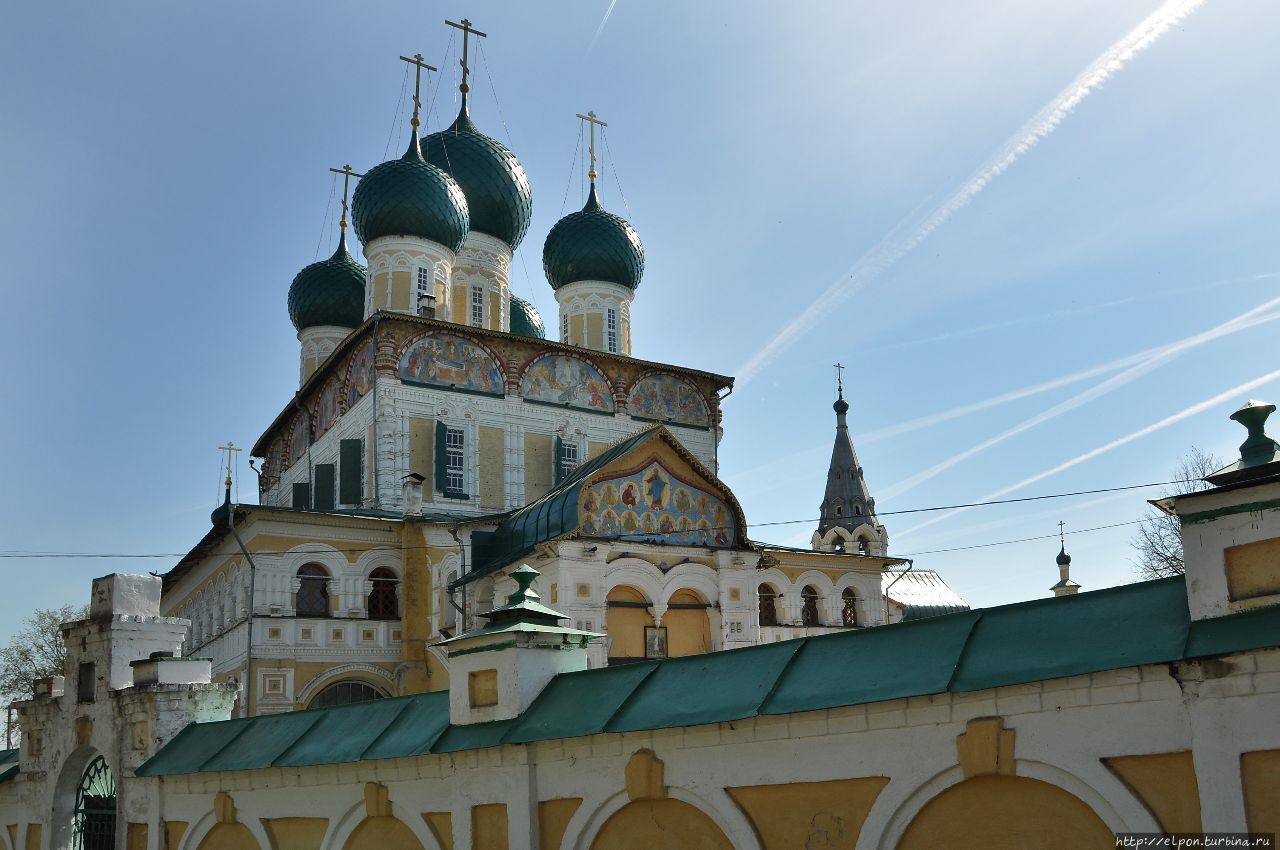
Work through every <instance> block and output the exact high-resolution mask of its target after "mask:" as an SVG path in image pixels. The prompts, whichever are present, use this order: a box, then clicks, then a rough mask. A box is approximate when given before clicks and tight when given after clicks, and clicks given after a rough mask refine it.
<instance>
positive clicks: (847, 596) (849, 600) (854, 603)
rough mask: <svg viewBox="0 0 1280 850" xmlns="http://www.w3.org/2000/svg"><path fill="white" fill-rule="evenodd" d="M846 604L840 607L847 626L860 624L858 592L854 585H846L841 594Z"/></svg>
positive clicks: (842, 618) (841, 615) (841, 617)
mask: <svg viewBox="0 0 1280 850" xmlns="http://www.w3.org/2000/svg"><path fill="white" fill-rule="evenodd" d="M840 596H841V599H843V600H844V605H843V606H842V607H841V608H840V619H841V620H842V621H843V622H844V624H845V625H846V626H850V627H854V626H857V625H858V592H857V591H856V590H854V589H853V588H852V587H846V588H845V589H844V593H842V594H841V595H840Z"/></svg>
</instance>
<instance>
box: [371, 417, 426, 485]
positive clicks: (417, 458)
mask: <svg viewBox="0 0 1280 850" xmlns="http://www.w3.org/2000/svg"><path fill="white" fill-rule="evenodd" d="M435 462H436V421H435V420H434V419H427V418H425V417H422V416H414V417H411V418H410V419H409V472H411V473H414V472H416V473H417V474H418V475H421V476H422V477H423V478H425V479H427V480H426V481H424V482H422V491H423V494H424V496H423V498H424V500H426V501H430V493H431V489H432V486H433V484H434V482H435V470H436V467H435ZM370 477H372V476H370Z"/></svg>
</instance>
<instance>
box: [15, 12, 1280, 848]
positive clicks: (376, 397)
mask: <svg viewBox="0 0 1280 850" xmlns="http://www.w3.org/2000/svg"><path fill="white" fill-rule="evenodd" d="M453 26H456V27H458V28H459V29H461V30H462V31H463V33H464V36H465V37H467V38H470V37H473V36H474V37H483V33H480V32H478V31H476V30H475V29H473V28H472V27H471V25H470V22H468V21H466V20H465V19H464V20H463V21H462V23H461V24H454V25H453ZM466 55H467V47H466V41H464V44H463V56H464V61H463V65H462V68H463V76H462V89H461V90H462V98H461V109H460V110H459V113H458V115H457V118H456V119H455V120H454V122H453V123H452V124H451V125H450V126H449V127H448V128H446V129H444V130H442V131H440V132H436V133H427V134H426V135H421V134H420V133H419V132H418V130H419V109H418V108H417V105H418V96H417V91H415V97H414V104H415V109H414V115H413V120H412V122H411V129H412V133H411V138H410V141H409V144H408V147H407V149H406V150H405V152H404V154H403V155H402V156H400V157H398V158H396V159H393V160H390V161H388V162H384V163H382V164H380V165H377V166H375V167H373V168H370V169H369V170H368V171H367V172H365V173H363V174H360V173H357V172H355V171H354V170H352V169H351V168H349V167H348V168H343V169H340V170H338V171H339V173H341V174H342V175H343V179H344V181H346V182H347V183H348V184H349V181H350V180H352V179H357V180H358V181H359V182H358V183H357V184H356V187H355V190H354V193H353V194H352V195H351V197H350V200H351V205H350V209H348V204H347V200H348V194H347V193H346V192H344V196H343V202H342V210H343V214H342V220H341V227H340V229H341V235H340V237H339V240H338V245H337V248H336V250H335V251H334V254H333V256H332V257H330V258H329V259H327V260H325V261H323V262H318V263H314V264H312V265H309V266H307V267H306V268H304V269H303V270H302V271H301V272H299V273H298V275H297V277H296V278H295V279H294V280H293V283H292V285H291V286H290V287H289V291H288V305H289V313H290V316H291V318H292V319H293V322H294V325H295V326H296V328H297V331H298V341H299V346H300V348H299V360H300V374H299V387H298V389H297V392H296V393H294V394H293V395H292V396H291V397H290V398H288V400H287V401H286V402H285V403H284V404H283V405H282V408H281V411H280V413H279V415H278V416H277V417H276V418H275V420H274V421H273V422H271V423H270V424H269V425H268V426H267V428H266V431H265V432H264V433H263V434H262V436H261V437H260V438H259V440H258V441H257V443H256V444H255V445H254V447H253V449H252V454H253V455H254V457H255V460H257V459H260V460H261V464H260V465H259V464H257V463H255V465H254V467H255V469H257V471H258V472H259V475H260V477H259V483H260V487H259V498H258V504H238V503H234V502H233V501H232V499H231V493H232V492H233V486H232V481H231V475H230V472H231V470H232V463H231V460H230V459H231V457H232V453H233V452H234V451H236V447H235V446H234V445H232V444H230V443H228V444H227V446H225V447H224V448H225V449H226V451H227V456H228V462H227V470H228V475H227V479H226V482H227V483H226V497H225V499H224V502H223V504H222V505H221V506H220V507H219V508H217V509H216V510H215V511H214V512H213V515H212V525H211V528H210V529H209V531H208V532H207V533H206V534H205V536H204V537H203V538H202V539H201V540H200V541H199V542H198V543H197V544H196V545H195V546H194V547H193V548H192V549H191V550H190V552H189V553H188V554H187V555H186V556H185V557H183V558H182V560H181V561H180V562H179V563H178V564H177V565H176V566H175V567H174V568H173V569H171V570H170V571H168V572H167V573H165V574H164V575H163V576H160V575H156V574H151V575H146V574H141V573H139V574H130V573H114V574H112V575H108V576H104V577H102V578H99V579H96V580H95V581H94V582H93V586H92V590H91V602H90V606H89V611H88V616H87V617H86V618H84V619H82V620H78V621H75V622H70V623H65V624H63V626H62V639H63V648H64V650H65V657H66V662H65V665H64V667H63V671H62V675H54V676H48V677H44V678H39V679H36V680H35V682H34V688H33V690H34V692H33V694H32V695H31V698H30V699H27V700H22V701H20V702H16V703H14V704H13V706H12V709H13V711H14V713H15V714H16V717H17V722H18V726H19V728H20V731H21V744H20V746H19V747H18V748H17V749H13V750H3V751H0V850H108V848H121V850H388V848H394V850H468V849H469V848H474V850H525V849H526V848H530V850H532V849H533V848H544V849H545V850H551V848H561V850H618V849H619V848H621V850H650V848H688V850H703V848H714V849H715V850H792V848H799V847H813V848H819V847H821V848H833V850H893V848H898V850H934V848H939V847H947V848H951V847H956V848H975V850H976V848H983V850H985V849H986V848H1023V847H1037V848H1050V850H1078V849H1079V848H1096V850H1105V848H1112V847H1117V846H1174V845H1173V844H1172V843H1171V842H1170V843H1164V844H1159V843H1155V842H1159V841H1160V838H1161V837H1162V836H1166V835H1171V834H1172V835H1178V836H1180V837H1183V838H1185V837H1187V836H1199V835H1202V834H1205V833H1208V834H1212V835H1215V836H1221V835H1222V834H1225V833H1245V832H1253V833H1260V834H1268V833H1269V834H1270V836H1271V839H1272V841H1271V844H1265V843H1263V842H1261V841H1257V840H1255V841H1252V842H1250V846H1254V847H1260V846H1272V845H1273V844H1274V835H1275V833H1276V832H1277V831H1280V724H1277V723H1276V717H1277V716H1280V443H1278V442H1276V441H1275V440H1273V439H1272V438H1271V437H1269V436H1268V435H1267V433H1266V430H1265V423H1266V420H1267V418H1268V416H1269V415H1270V414H1271V413H1272V412H1274V410H1275V406H1274V405H1271V404H1265V403H1262V402H1256V401H1251V402H1248V403H1247V404H1245V405H1244V406H1242V407H1241V408H1240V409H1239V410H1237V411H1236V412H1235V413H1234V414H1233V415H1232V416H1231V418H1232V419H1233V420H1235V421H1236V422H1238V423H1239V424H1240V425H1242V426H1244V428H1245V429H1246V430H1247V432H1248V436H1247V438H1246V439H1245V441H1244V443H1243V444H1241V446H1240V457H1239V459H1238V460H1236V461H1234V462H1233V463H1232V464H1230V465H1229V466H1227V467H1225V468H1223V469H1221V470H1218V471H1217V472H1215V473H1212V474H1210V475H1208V476H1207V477H1206V481H1207V482H1208V484H1209V485H1210V486H1209V487H1208V488H1207V489H1203V490H1199V491H1196V492H1190V493H1184V494H1180V495H1177V496H1173V497H1170V498H1167V499H1161V500H1158V501H1157V502H1155V503H1154V504H1155V506H1156V507H1157V508H1158V509H1159V510H1161V511H1164V512H1165V513H1166V514H1168V515H1169V516H1170V517H1172V518H1175V520H1176V522H1177V524H1178V527H1179V528H1180V529H1181V532H1180V534H1181V538H1180V539H1181V543H1182V546H1183V550H1184V553H1185V568H1186V575H1185V576H1182V575H1178V576H1173V577H1170V578H1164V579H1159V580H1155V581H1148V582H1139V583H1135V584H1129V585H1123V586H1119V587H1113V588H1106V589H1102V590H1096V591H1093V592H1083V593H1082V592H1079V591H1080V587H1079V585H1078V584H1077V583H1076V582H1074V581H1072V580H1071V578H1070V566H1071V558H1070V556H1068V555H1067V553H1066V547H1065V545H1063V547H1062V549H1061V551H1060V552H1059V555H1058V558H1057V560H1056V566H1057V568H1058V576H1059V581H1058V582H1057V584H1055V585H1054V586H1053V587H1052V588H1051V589H1050V590H1051V591H1052V593H1051V595H1047V596H1046V597H1044V598H1041V599H1034V600H1029V601H1024V602H1018V603H1014V604H1010V605H1002V606H998V607H994V608H987V609H978V610H970V609H969V607H968V606H967V605H966V604H965V603H964V600H963V599H961V598H960V597H958V596H957V595H956V594H955V593H954V592H952V591H951V590H950V589H949V588H948V587H947V585H946V584H945V583H944V582H943V581H942V579H941V578H940V577H939V576H938V575H937V574H936V573H934V572H931V571H928V570H923V569H916V568H915V565H914V564H913V563H911V562H910V561H909V560H906V559H902V558H895V557H893V556H892V555H891V554H890V551H889V540H888V534H887V531H886V528H885V526H884V524H883V523H882V522H881V521H880V518H879V515H878V514H877V512H876V505H875V500H874V499H873V498H872V496H871V491H870V489H869V488H868V486H867V482H866V479H865V476H864V474H863V470H862V467H861V465H860V463H859V461H858V457H857V455H856V453H855V451H854V447H853V442H852V439H851V437H850V433H849V427H848V421H847V418H848V414H849V404H848V402H847V401H846V400H845V399H844V393H843V389H842V387H841V386H840V385H839V383H837V391H836V398H835V402H834V405H833V412H834V414H835V423H834V424H835V438H834V445H833V448H832V453H831V463H830V466H829V468H828V470H827V480H826V486H825V490H824V492H823V493H822V495H821V499H820V502H819V498H818V494H816V493H815V494H814V501H815V502H818V503H819V504H820V519H819V521H818V523H817V527H816V528H815V530H814V531H813V535H812V538H811V545H810V548H808V549H801V548H794V547H786V546H777V545H772V544H768V543H763V542H760V541H758V540H753V539H752V538H751V537H750V536H749V535H748V533H747V529H748V527H749V526H748V523H747V520H746V518H745V517H744V515H743V511H742V509H741V507H740V505H739V504H738V501H737V500H736V499H735V498H734V495H733V493H732V492H731V491H730V489H729V488H728V487H727V486H726V485H725V484H724V483H723V482H722V481H721V480H720V477H719V474H720V470H719V463H718V457H717V445H718V443H719V440H720V437H721V434H722V431H721V429H722V427H723V425H724V423H723V417H722V402H723V399H724V398H725V395H726V394H727V392H728V390H729V389H730V388H731V387H732V379H731V378H729V377H726V376H722V375H717V374H714V373H711V372H706V371H702V370H698V369H695V368H690V367H685V366H678V365H672V364H663V363H652V362H646V361H642V360H639V359H636V358H633V357H632V356H631V350H632V349H631V344H632V339H633V334H636V333H642V332H643V329H642V328H637V327H633V325H632V320H631V304H632V300H633V299H634V297H635V296H636V293H637V292H638V291H639V287H640V284H641V282H642V276H643V271H644V251H643V248H642V245H641V241H640V238H639V236H638V235H637V233H636V232H635V230H634V229H633V228H632V227H631V226H630V224H628V223H627V222H626V221H625V220H624V219H622V218H621V217H619V216H617V215H615V214H613V213H610V212H608V211H606V210H605V209H604V207H603V205H602V204H601V202H600V198H599V195H598V193H597V191H596V188H595V185H594V179H595V167H594V166H595V163H594V142H593V143H592V146H591V147H592V154H593V155H592V162H591V170H590V171H589V172H588V176H589V177H590V178H591V183H592V185H591V192H590V195H589V197H588V199H587V202H586V205H585V206H584V208H583V209H582V210H580V211H578V212H574V213H572V214H570V215H568V216H566V217H565V218H564V219H562V220H561V221H560V222H558V223H557V224H556V225H555V226H554V227H553V228H552V229H551V231H550V232H549V233H548V234H547V235H546V238H545V241H544V243H543V260H544V263H543V265H544V269H545V271H546V276H547V280H548V283H549V284H550V285H551V287H552V288H553V290H554V291H555V295H556V302H557V304H558V307H559V316H558V321H557V322H556V323H555V326H554V331H553V334H556V333H558V336H559V339H558V340H556V341H553V340H549V339H547V338H546V331H545V330H544V326H543V323H542V320H541V318H540V317H539V316H538V315H537V313H536V312H535V311H534V310H533V309H532V308H531V307H530V306H529V305H528V304H527V303H525V302H523V301H521V300H519V299H516V298H513V297H512V295H511V293H510V287H509V283H508V273H509V268H510V264H511V259H512V255H513V252H514V250H515V249H516V248H517V246H519V245H520V243H521V241H522V240H523V239H524V237H525V236H526V231H527V230H528V227H529V222H530V210H531V208H532V207H531V205H532V193H531V189H530V182H529V180H528V177H527V175H526V174H525V172H524V169H523V168H522V166H521V165H520V162H519V160H518V159H517V158H516V156H515V154H514V153H512V152H511V151H509V150H508V149H507V148H506V147H505V146H503V145H501V144H499V143H498V142H497V141H495V140H493V139H492V138H490V137H488V136H486V135H484V134H483V133H482V132H481V131H480V129H479V128H478V127H477V126H476V124H475V123H473V121H472V118H471V115H470V112H469V104H468V98H467V94H468V88H467V70H468V69H467V65H466V59H465V57H466ZM402 58H406V57H402ZM406 61H410V62H412V63H413V65H414V67H415V68H416V69H417V70H419V71H420V70H421V69H422V68H423V67H424V65H425V63H423V61H422V59H421V57H413V58H412V59H407V58H406ZM582 117H583V118H584V120H588V122H589V123H591V126H592V127H594V126H595V124H596V123H597V121H598V119H596V118H595V116H594V115H593V114H592V113H588V114H587V115H586V116H582ZM348 213H349V215H350V224H351V226H352V227H353V229H354V236H355V238H356V239H357V240H358V242H359V253H360V254H361V255H362V256H363V259H364V261H365V262H364V264H361V263H359V262H357V260H356V259H355V257H354V256H353V255H352V253H351V249H350V248H349V245H348V242H347V234H346V230H347V225H348ZM281 290H282V295H283V286H282V287H281ZM282 395H284V394H283V393H282ZM824 415H825V411H824ZM1046 560H1047V559H1046ZM1046 566H1047V564H1046ZM1010 568H1011V569H1013V568H1016V565H1013V564H1011V565H1010ZM1135 836H1145V837H1146V838H1145V839H1144V841H1146V842H1147V843H1145V844H1143V845H1139V844H1138V843H1137V841H1138V838H1136V837H1135ZM1197 846H1208V845H1207V844H1199V843H1198V844H1197ZM1217 846H1227V844H1226V843H1225V842H1224V843H1219V844H1218V845H1217ZM1236 846H1244V845H1243V844H1237V845H1236Z"/></svg>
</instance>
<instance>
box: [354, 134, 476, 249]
mask: <svg viewBox="0 0 1280 850" xmlns="http://www.w3.org/2000/svg"><path fill="white" fill-rule="evenodd" d="M470 221H471V220H470V216H469V213H468V210H467V198H466V195H464V194H463V193H462V188H461V187H460V186H459V185H458V181H456V180H454V179H453V178H452V177H450V176H449V175H448V174H445V173H444V172H443V171H441V170H440V169H439V168H436V167H435V166H434V165H432V164H431V163H429V162H427V161H426V160H424V159H423V158H422V150H421V148H419V146H418V137H417V135H416V133H415V134H414V135H413V136H412V138H410V140H409V149H408V150H406V151H405V153H404V156H402V157H400V158H399V159H392V160H388V161H387V162H384V163H382V164H381V165H375V166H374V167H373V168H371V169H369V173H368V174H366V175H365V176H364V177H362V178H361V179H360V182H359V183H358V184H357V185H356V191H355V194H354V195H353V196H352V198H351V223H352V225H354V226H355V229H356V236H358V237H360V242H361V244H363V245H368V244H369V243H370V242H372V241H373V240H375V239H377V238H379V237H382V236H416V237H418V238H420V239H429V240H431V241H432V242H436V243H438V244H440V245H443V246H444V247H446V248H448V249H449V250H450V251H455V252H456V251H458V250H459V249H460V248H462V243H463V241H464V240H465V239H466V238H467V233H468V232H469V228H470Z"/></svg>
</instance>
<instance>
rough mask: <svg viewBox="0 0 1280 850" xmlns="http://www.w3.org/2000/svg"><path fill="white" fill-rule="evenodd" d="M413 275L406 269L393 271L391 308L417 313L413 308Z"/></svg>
mask: <svg viewBox="0 0 1280 850" xmlns="http://www.w3.org/2000/svg"><path fill="white" fill-rule="evenodd" d="M412 293H413V275H412V274H410V273H409V272H408V271H407V270H406V271H394V272H392V273H391V309H392V310H403V311H405V312H408V313H416V312H418V311H417V310H414V309H413V295H412Z"/></svg>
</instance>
